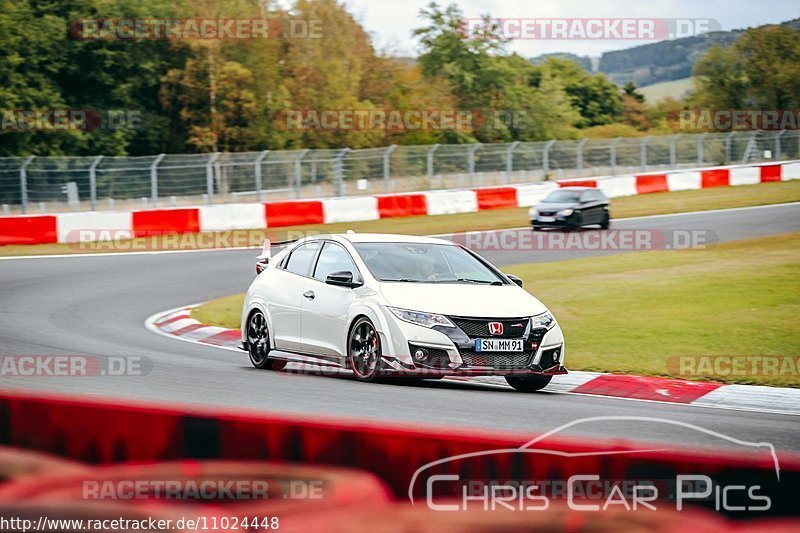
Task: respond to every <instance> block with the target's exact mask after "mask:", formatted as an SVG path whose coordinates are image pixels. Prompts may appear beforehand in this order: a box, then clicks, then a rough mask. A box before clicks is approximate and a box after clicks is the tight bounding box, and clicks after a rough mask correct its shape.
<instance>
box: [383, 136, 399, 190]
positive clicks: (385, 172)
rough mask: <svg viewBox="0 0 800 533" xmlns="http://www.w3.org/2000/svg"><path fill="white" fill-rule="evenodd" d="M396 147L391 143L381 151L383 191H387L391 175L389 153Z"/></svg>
mask: <svg viewBox="0 0 800 533" xmlns="http://www.w3.org/2000/svg"><path fill="white" fill-rule="evenodd" d="M396 148H397V145H396V144H393V145H391V146H389V147H388V148H386V150H385V151H384V152H383V192H389V177H390V175H391V155H392V152H394V151H395V149H396Z"/></svg>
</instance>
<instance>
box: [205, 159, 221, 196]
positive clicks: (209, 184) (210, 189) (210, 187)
mask: <svg viewBox="0 0 800 533" xmlns="http://www.w3.org/2000/svg"><path fill="white" fill-rule="evenodd" d="M217 159H219V152H214V153H213V154H211V157H209V158H208V162H207V163H206V194H207V195H208V203H209V204H213V203H214V166H213V165H214V163H216V161H217Z"/></svg>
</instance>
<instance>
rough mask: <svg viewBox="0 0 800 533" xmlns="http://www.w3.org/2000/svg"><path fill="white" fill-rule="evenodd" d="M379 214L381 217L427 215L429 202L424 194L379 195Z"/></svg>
mask: <svg viewBox="0 0 800 533" xmlns="http://www.w3.org/2000/svg"><path fill="white" fill-rule="evenodd" d="M378 214H379V215H380V217H381V218H392V217H408V216H414V215H427V214H428V204H427V202H426V201H425V195H424V194H394V195H392V196H378Z"/></svg>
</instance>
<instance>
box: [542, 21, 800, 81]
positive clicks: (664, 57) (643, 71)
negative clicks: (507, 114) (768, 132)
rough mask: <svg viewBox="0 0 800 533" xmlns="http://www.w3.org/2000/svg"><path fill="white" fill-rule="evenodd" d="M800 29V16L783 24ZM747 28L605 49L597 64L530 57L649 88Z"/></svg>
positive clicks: (688, 69)
mask: <svg viewBox="0 0 800 533" xmlns="http://www.w3.org/2000/svg"><path fill="white" fill-rule="evenodd" d="M782 24H783V25H788V26H790V27H792V28H795V29H800V19H794V20H790V21H787V22H784V23H782ZM744 31H745V30H731V31H718V32H711V33H707V34H704V35H700V36H697V37H684V38H681V39H673V40H668V41H660V42H657V43H651V44H645V45H642V46H636V47H633V48H628V49H626V50H617V51H614V52H606V53H604V54H603V55H602V56H601V57H600V60H599V62H597V67H596V68H593V69H589V68H587V65H591V64H592V59H591V58H589V57H586V56H576V55H573V54H566V53H559V54H547V55H542V56H537V57H534V58H531V59H530V61H531V63H534V64H539V63H541V62H542V61H544V59H545V58H546V57H548V56H555V57H560V58H564V59H571V60H573V61H575V62H576V63H578V64H579V65H581V66H582V67H583V68H586V69H587V70H592V71H593V72H602V73H603V74H605V75H606V76H607V77H608V78H609V79H610V80H611V81H613V82H614V83H616V84H618V85H623V84H625V83H626V82H628V81H633V83H635V84H636V86H637V87H646V86H648V85H654V84H656V83H661V82H669V81H675V80H684V79H686V78H689V77H690V76H691V75H692V69H693V68H694V65H695V63H696V62H697V60H698V58H700V57H701V56H702V55H703V54H705V53H706V52H707V51H708V49H709V48H711V47H712V46H714V45H720V46H726V45H729V44H731V43H733V42H734V41H735V40H736V39H737V38H738V37H739V36H740V35H741V34H742V33H743V32H744Z"/></svg>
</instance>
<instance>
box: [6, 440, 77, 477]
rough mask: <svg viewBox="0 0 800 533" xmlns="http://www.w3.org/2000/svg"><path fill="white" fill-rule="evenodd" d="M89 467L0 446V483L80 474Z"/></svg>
mask: <svg viewBox="0 0 800 533" xmlns="http://www.w3.org/2000/svg"><path fill="white" fill-rule="evenodd" d="M88 469H89V467H87V466H85V465H82V464H80V463H76V462H74V461H67V460H65V459H59V458H58V457H53V456H51V455H45V454H43V453H38V452H32V451H28V450H20V449H17V448H9V447H7V446H0V481H8V480H13V479H15V478H19V477H22V476H31V475H35V474H39V473H46V474H48V475H61V474H80V473H82V472H85V471H87V470H88Z"/></svg>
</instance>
